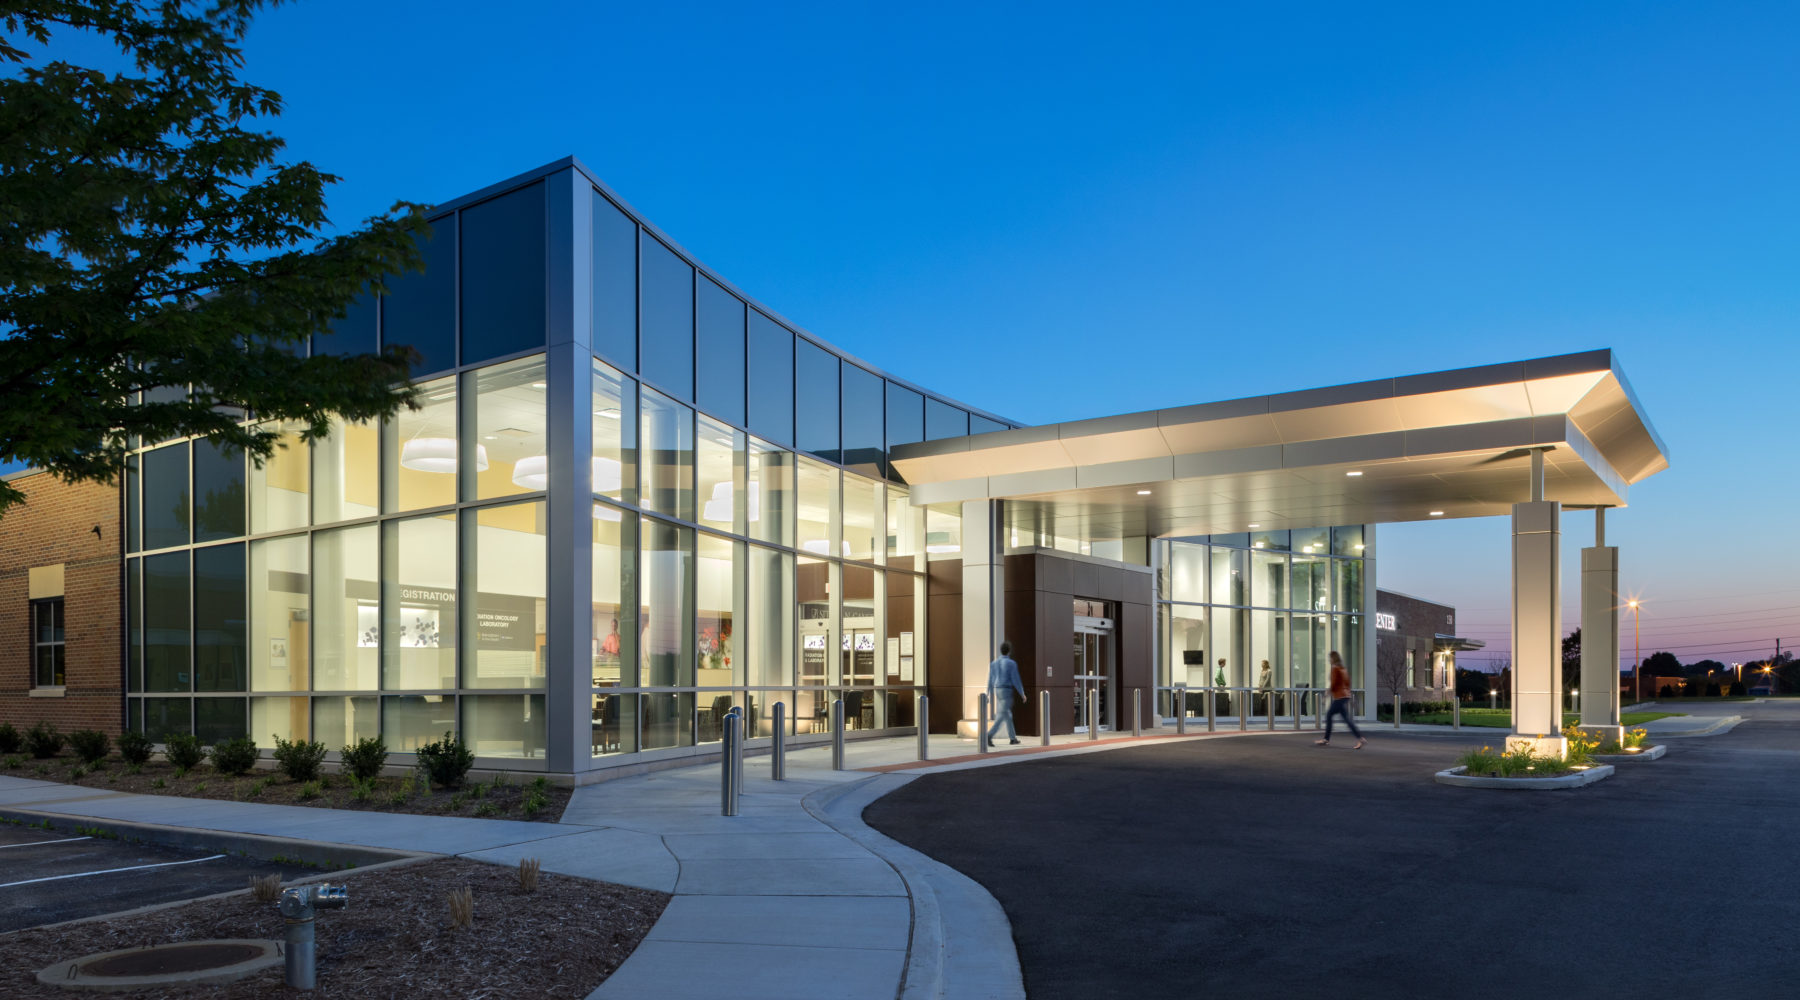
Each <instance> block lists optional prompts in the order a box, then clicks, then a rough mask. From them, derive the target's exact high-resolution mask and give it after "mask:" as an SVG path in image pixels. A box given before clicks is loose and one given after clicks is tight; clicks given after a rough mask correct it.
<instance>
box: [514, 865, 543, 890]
mask: <svg viewBox="0 0 1800 1000" xmlns="http://www.w3.org/2000/svg"><path fill="white" fill-rule="evenodd" d="M542 865H543V862H542V861H539V860H538V859H537V858H520V859H519V888H520V889H521V890H522V891H525V892H536V891H537V887H538V869H539V868H540V867H541V866H542Z"/></svg>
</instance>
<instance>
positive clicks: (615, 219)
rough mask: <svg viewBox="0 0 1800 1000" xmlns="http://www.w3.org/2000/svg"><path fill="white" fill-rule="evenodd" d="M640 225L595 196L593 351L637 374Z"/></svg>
mask: <svg viewBox="0 0 1800 1000" xmlns="http://www.w3.org/2000/svg"><path fill="white" fill-rule="evenodd" d="M637 238H638V229H637V223H635V222H633V221H631V219H630V218H629V217H627V216H626V215H625V213H624V212H621V211H619V209H618V207H617V206H615V205H614V204H613V203H612V202H610V201H607V200H606V198H605V197H603V196H602V195H601V194H600V192H598V191H596V192H594V263H593V282H594V302H593V321H594V350H595V352H597V353H599V354H602V355H604V356H605V357H607V358H609V359H610V360H612V361H613V362H615V363H617V364H618V365H620V366H621V367H623V368H624V369H625V370H626V371H636V370H637V354H638V352H637V332H638V331H637Z"/></svg>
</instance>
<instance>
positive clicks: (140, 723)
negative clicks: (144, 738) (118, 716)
mask: <svg viewBox="0 0 1800 1000" xmlns="http://www.w3.org/2000/svg"><path fill="white" fill-rule="evenodd" d="M125 728H126V729H129V730H131V731H132V732H135V733H141V732H143V731H144V699H142V698H130V699H127V700H126V702H125Z"/></svg>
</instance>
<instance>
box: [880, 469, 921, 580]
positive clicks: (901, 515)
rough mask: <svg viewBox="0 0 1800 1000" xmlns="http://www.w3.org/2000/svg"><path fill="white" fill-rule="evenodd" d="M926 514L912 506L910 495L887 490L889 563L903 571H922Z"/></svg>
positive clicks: (900, 491)
mask: <svg viewBox="0 0 1800 1000" xmlns="http://www.w3.org/2000/svg"><path fill="white" fill-rule="evenodd" d="M924 513H925V512H924V511H923V510H921V509H919V508H917V507H914V506H913V505H912V499H911V498H910V497H909V496H908V495H907V492H906V491H905V490H903V489H901V488H900V487H898V486H889V487H888V488H887V564H888V565H889V566H894V567H898V568H900V569H920V568H921V567H920V566H919V564H918V555H919V548H920V536H922V535H923V534H924V533H925V518H924Z"/></svg>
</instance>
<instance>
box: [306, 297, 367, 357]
mask: <svg viewBox="0 0 1800 1000" xmlns="http://www.w3.org/2000/svg"><path fill="white" fill-rule="evenodd" d="M380 320H381V304H380V302H379V301H377V300H376V298H375V295H374V293H373V292H369V291H366V290H365V291H364V292H363V293H362V294H361V295H358V296H357V297H356V298H354V299H351V300H350V304H349V305H348V306H346V307H345V309H344V314H343V315H342V316H339V317H337V318H336V319H333V320H332V321H331V325H330V326H329V327H328V328H327V329H326V330H325V331H324V332H322V333H315V334H313V342H312V352H313V354H314V356H317V355H321V354H338V355H343V356H346V357H347V356H349V355H353V354H375V353H377V352H378V350H379V348H378V347H377V346H376V334H378V333H379V332H380V329H379V325H380Z"/></svg>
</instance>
